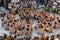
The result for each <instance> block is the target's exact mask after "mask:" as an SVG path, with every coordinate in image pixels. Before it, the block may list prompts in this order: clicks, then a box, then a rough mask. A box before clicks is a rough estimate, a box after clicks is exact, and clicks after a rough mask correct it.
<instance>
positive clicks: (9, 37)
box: [3, 34, 60, 40]
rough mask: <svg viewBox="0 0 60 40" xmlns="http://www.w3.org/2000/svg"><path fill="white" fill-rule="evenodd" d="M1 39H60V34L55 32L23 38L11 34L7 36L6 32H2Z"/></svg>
mask: <svg viewBox="0 0 60 40" xmlns="http://www.w3.org/2000/svg"><path fill="white" fill-rule="evenodd" d="M3 40H60V35H59V34H57V35H56V36H54V35H52V36H43V35H42V36H40V37H38V36H36V37H34V38H31V37H24V38H18V37H17V36H16V35H15V36H14V37H12V35H9V36H7V35H6V34H4V36H3Z"/></svg>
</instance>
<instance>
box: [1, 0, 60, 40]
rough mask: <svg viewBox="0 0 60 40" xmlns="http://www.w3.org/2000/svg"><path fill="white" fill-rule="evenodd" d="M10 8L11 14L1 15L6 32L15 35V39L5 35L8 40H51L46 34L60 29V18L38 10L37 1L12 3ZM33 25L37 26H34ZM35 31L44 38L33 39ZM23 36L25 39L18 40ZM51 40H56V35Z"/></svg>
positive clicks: (59, 36)
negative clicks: (18, 37)
mask: <svg viewBox="0 0 60 40" xmlns="http://www.w3.org/2000/svg"><path fill="white" fill-rule="evenodd" d="M49 4H50V2H49ZM49 4H47V7H48V5H49ZM59 5H60V4H59ZM50 6H52V5H50ZM8 8H9V9H8V10H9V13H2V14H0V16H1V17H2V20H1V21H2V26H3V27H4V29H5V30H9V32H10V34H15V35H14V37H11V35H10V36H8V37H7V36H6V34H5V39H6V40H49V36H44V33H45V32H47V33H52V32H53V29H59V28H60V17H56V15H55V14H54V15H53V16H51V15H50V13H49V12H46V11H45V10H42V11H40V10H38V9H37V8H38V5H37V3H36V1H32V2H25V1H24V2H21V3H19V2H18V3H16V4H14V3H10V4H9V5H8ZM33 24H35V25H34V26H33ZM33 30H39V35H42V36H41V37H34V38H33V39H32V38H31V35H32V33H33ZM22 34H24V38H20V39H17V36H21V35H22ZM57 38H58V39H59V40H60V35H57V37H56V39H57ZM50 40H55V37H54V35H52V36H51V39H50Z"/></svg>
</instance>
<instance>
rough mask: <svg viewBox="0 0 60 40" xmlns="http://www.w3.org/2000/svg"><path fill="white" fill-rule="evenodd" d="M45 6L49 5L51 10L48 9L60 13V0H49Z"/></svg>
mask: <svg viewBox="0 0 60 40" xmlns="http://www.w3.org/2000/svg"><path fill="white" fill-rule="evenodd" d="M45 7H47V8H48V9H49V10H48V11H50V12H51V11H54V13H60V3H59V2H54V1H49V2H47V3H46V5H45Z"/></svg>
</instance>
